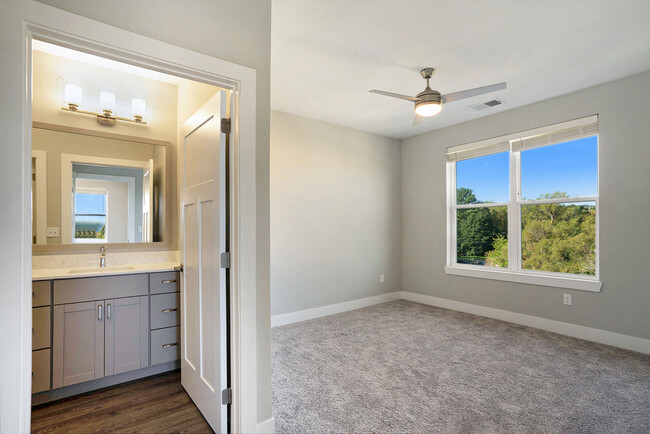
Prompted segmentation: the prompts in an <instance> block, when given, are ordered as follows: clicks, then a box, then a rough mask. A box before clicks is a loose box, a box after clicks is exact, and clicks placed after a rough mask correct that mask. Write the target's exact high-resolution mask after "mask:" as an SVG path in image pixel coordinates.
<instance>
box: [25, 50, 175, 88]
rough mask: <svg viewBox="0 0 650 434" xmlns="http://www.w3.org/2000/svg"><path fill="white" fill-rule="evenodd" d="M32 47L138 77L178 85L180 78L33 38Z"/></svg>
mask: <svg viewBox="0 0 650 434" xmlns="http://www.w3.org/2000/svg"><path fill="white" fill-rule="evenodd" d="M33 49H34V50H36V51H42V52H44V53H49V54H53V55H55V56H59V57H63V58H65V59H69V60H76V61H78V62H84V63H88V64H90V65H96V66H101V67H103V68H106V69H110V70H113V71H121V72H126V73H128V74H132V75H136V76H138V77H144V78H149V79H151V80H157V81H162V82H165V83H169V84H174V85H177V86H178V83H179V82H180V80H181V78H179V77H175V76H173V75H169V74H163V73H162V72H157V71H153V70H151V69H145V68H140V67H138V66H134V65H129V64H127V63H122V62H117V61H115V60H111V59H107V58H105V57H99V56H94V55H92V54H88V53H84V52H81V51H76V50H71V49H69V48H66V47H62V46H60V45H54V44H50V43H47V42H43V41H39V40H34V41H33Z"/></svg>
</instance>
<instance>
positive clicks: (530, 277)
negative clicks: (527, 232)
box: [445, 265, 602, 292]
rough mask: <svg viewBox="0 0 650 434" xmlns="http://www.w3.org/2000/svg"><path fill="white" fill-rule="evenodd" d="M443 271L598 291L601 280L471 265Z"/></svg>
mask: <svg viewBox="0 0 650 434" xmlns="http://www.w3.org/2000/svg"><path fill="white" fill-rule="evenodd" d="M445 273H446V274H451V275H454V276H465V277H478V278H482V279H493V280H503V281H506V282H518V283H527V284H531V285H543V286H553V287H556V288H568V289H577V290H580V291H590V292H600V288H601V286H602V282H600V281H599V280H596V279H595V278H588V277H586V278H585V277H566V276H552V275H542V274H536V273H526V272H514V271H508V270H485V269H479V268H476V267H472V266H467V267H463V266H459V265H454V266H446V267H445Z"/></svg>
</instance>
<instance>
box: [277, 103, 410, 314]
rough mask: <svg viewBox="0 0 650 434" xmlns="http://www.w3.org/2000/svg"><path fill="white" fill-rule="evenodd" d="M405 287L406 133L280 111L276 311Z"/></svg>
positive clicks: (304, 307) (278, 131) (278, 129)
mask: <svg viewBox="0 0 650 434" xmlns="http://www.w3.org/2000/svg"><path fill="white" fill-rule="evenodd" d="M380 274H384V275H385V283H379V275H380ZM399 290H400V147H399V141H398V140H396V139H389V138H386V137H382V136H378V135H375V134H370V133H366V132H362V131H358V130H353V129H350V128H345V127H340V126H337V125H332V124H328V123H325V122H320V121H316V120H311V119H307V118H303V117H299V116H294V115H290V114H287V113H282V112H276V111H272V112H271V297H272V298H271V312H272V314H273V315H277V314H282V313H287V312H294V311H298V310H302V309H309V308H314V307H320V306H326V305H329V304H333V303H340V302H344V301H350V300H355V299H359V298H364V297H370V296H373V295H379V294H383V293H387V292H392V291H399Z"/></svg>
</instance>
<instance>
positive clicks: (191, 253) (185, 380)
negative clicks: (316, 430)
mask: <svg viewBox="0 0 650 434" xmlns="http://www.w3.org/2000/svg"><path fill="white" fill-rule="evenodd" d="M225 114H226V93H225V92H224V91H221V92H219V93H217V94H216V95H215V96H214V97H213V98H212V99H211V100H210V101H208V102H207V103H206V104H205V105H204V106H203V107H202V108H201V109H200V110H199V111H197V112H196V113H195V114H194V115H192V117H190V119H188V120H187V121H186V122H185V123H184V124H183V128H182V130H181V132H182V137H183V144H182V146H183V154H184V163H183V168H182V180H183V181H182V182H183V191H182V199H181V200H182V216H181V234H182V256H183V266H184V272H183V285H182V287H181V291H182V293H181V383H182V384H183V387H184V388H185V390H186V391H187V393H188V394H189V395H190V397H191V398H192V400H193V401H194V403H195V404H196V406H197V407H198V408H199V410H200V411H201V413H202V414H203V416H204V417H205V418H206V420H207V421H208V423H209V424H210V426H211V427H212V429H214V431H215V432H227V428H228V418H227V415H228V414H227V411H228V407H227V406H226V405H222V404H221V393H222V390H223V389H225V388H226V385H227V371H226V369H227V359H226V357H227V351H226V350H227V348H226V332H227V330H226V271H227V270H225V269H222V268H221V267H220V260H219V256H220V254H221V253H222V252H225V251H226V191H225V188H226V183H225V174H226V166H225V165H226V136H225V134H223V133H221V118H222V117H225Z"/></svg>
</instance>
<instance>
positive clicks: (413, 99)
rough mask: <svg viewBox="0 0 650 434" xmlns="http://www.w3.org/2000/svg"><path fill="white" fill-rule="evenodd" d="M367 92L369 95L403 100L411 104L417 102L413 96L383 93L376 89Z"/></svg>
mask: <svg viewBox="0 0 650 434" xmlns="http://www.w3.org/2000/svg"><path fill="white" fill-rule="evenodd" d="M369 92H370V93H377V94H379V95H384V96H391V97H393V98H399V99H404V100H406V101H412V102H416V101H419V100H418V99H417V98H415V97H413V96H408V95H402V94H400V93H393V92H385V91H383V90H376V89H373V90H370V91H369Z"/></svg>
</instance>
